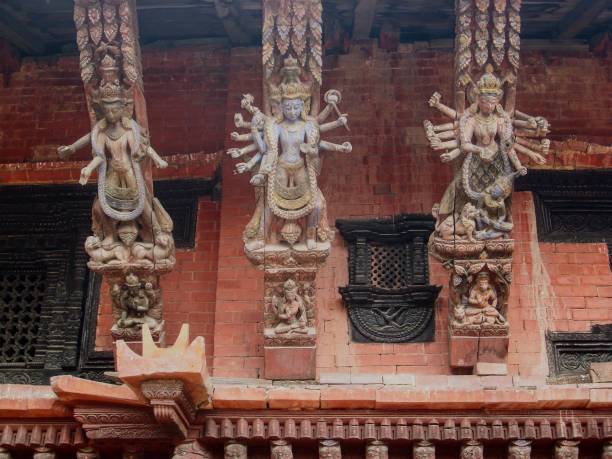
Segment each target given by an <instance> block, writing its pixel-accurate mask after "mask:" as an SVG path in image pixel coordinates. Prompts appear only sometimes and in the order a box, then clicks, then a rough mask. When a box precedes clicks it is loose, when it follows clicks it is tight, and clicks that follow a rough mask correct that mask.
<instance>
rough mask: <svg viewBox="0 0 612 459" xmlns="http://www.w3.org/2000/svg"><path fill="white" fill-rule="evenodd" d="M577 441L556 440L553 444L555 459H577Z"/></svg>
mask: <svg viewBox="0 0 612 459" xmlns="http://www.w3.org/2000/svg"><path fill="white" fill-rule="evenodd" d="M578 445H580V442H579V441H574V440H558V441H557V443H555V459H578V453H579V447H578Z"/></svg>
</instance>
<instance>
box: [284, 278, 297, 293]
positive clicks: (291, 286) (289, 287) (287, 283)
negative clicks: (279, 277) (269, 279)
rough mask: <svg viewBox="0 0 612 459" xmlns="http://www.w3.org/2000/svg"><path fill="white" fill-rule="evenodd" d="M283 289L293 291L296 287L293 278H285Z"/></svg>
mask: <svg viewBox="0 0 612 459" xmlns="http://www.w3.org/2000/svg"><path fill="white" fill-rule="evenodd" d="M283 289H284V290H285V291H287V292H293V291H295V290H296V289H297V284H296V283H295V281H294V280H293V279H287V280H286V281H285V283H284V284H283Z"/></svg>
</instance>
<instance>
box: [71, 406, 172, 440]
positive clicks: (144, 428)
mask: <svg viewBox="0 0 612 459" xmlns="http://www.w3.org/2000/svg"><path fill="white" fill-rule="evenodd" d="M74 418H75V419H76V420H77V421H78V422H79V423H81V425H82V427H83V430H84V431H85V435H86V436H87V438H88V439H90V440H107V439H130V440H143V439H151V438H160V439H168V438H171V437H173V436H175V435H174V433H173V431H172V430H170V429H168V427H166V426H163V425H159V424H157V421H156V419H155V417H154V416H153V414H152V413H151V411H150V410H149V409H146V408H125V407H108V406H104V407H100V406H98V407H96V406H77V407H75V409H74Z"/></svg>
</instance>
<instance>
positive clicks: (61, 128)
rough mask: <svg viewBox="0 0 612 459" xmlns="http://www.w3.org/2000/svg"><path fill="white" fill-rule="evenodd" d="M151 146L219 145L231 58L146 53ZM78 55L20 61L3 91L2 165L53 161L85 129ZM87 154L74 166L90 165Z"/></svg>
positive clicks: (208, 52)
mask: <svg viewBox="0 0 612 459" xmlns="http://www.w3.org/2000/svg"><path fill="white" fill-rule="evenodd" d="M142 55H143V58H142V64H143V74H144V85H145V93H146V97H147V103H148V104H147V105H148V107H147V108H148V116H149V129H150V131H151V133H152V136H151V141H152V143H153V145H154V147H155V149H156V150H157V151H158V153H160V154H162V155H168V154H180V153H193V152H198V151H206V152H214V151H217V150H219V149H220V148H221V147H222V145H223V118H222V117H220V114H222V113H224V110H225V100H226V94H227V93H226V90H227V65H228V58H229V52H228V50H227V49H225V48H220V47H216V46H186V47H181V48H171V49H157V48H145V49H144V50H143V53H142ZM78 67H79V60H78V56H76V55H68V56H60V57H49V58H39V59H25V60H24V61H23V64H22V66H21V69H20V70H19V71H18V72H15V73H14V74H13V75H11V78H10V84H9V85H6V86H5V85H0V162H6V163H10V162H21V161H33V160H34V161H35V160H49V159H53V158H56V154H55V150H56V148H57V146H58V145H62V144H66V143H71V142H73V141H75V140H76V139H78V138H79V137H81V136H82V135H83V134H85V133H86V132H87V131H88V129H89V118H88V116H87V111H86V107H85V103H84V93H83V84H82V82H81V77H80V72H79V68H78ZM89 155H90V153H89V152H88V151H86V149H84V150H82V151H81V152H79V153H78V155H77V156H76V159H87V158H88V157H89Z"/></svg>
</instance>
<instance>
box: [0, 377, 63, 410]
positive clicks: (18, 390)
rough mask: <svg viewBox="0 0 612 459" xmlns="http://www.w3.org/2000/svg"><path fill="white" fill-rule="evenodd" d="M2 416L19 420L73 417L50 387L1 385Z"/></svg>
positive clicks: (0, 407)
mask: <svg viewBox="0 0 612 459" xmlns="http://www.w3.org/2000/svg"><path fill="white" fill-rule="evenodd" d="M0 416H1V417H4V418H7V417H19V418H41V417H49V418H65V417H72V410H71V409H70V408H69V407H68V406H66V405H64V404H63V403H62V402H61V401H60V400H59V398H58V397H57V395H55V392H53V390H52V389H51V387H50V386H29V385H25V384H1V385H0Z"/></svg>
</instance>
